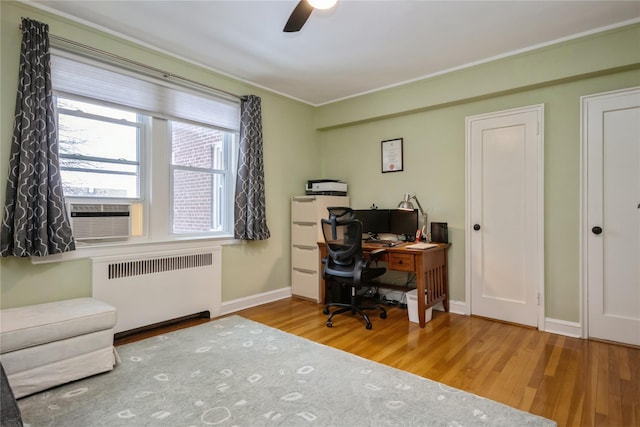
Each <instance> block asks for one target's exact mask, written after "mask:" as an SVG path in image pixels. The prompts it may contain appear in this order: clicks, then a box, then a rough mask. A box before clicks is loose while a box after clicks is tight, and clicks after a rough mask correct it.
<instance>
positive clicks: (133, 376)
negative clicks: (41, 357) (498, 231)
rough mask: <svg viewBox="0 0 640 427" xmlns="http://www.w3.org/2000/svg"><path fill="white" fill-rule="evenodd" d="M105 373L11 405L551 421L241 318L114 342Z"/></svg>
mask: <svg viewBox="0 0 640 427" xmlns="http://www.w3.org/2000/svg"><path fill="white" fill-rule="evenodd" d="M117 351H118V353H119V355H120V358H121V363H120V364H119V365H117V366H116V368H115V369H114V370H113V371H112V372H108V373H105V374H100V375H96V376H94V377H91V378H87V379H84V380H81V381H76V382H73V383H70V384H67V385H64V386H61V387H58V388H55V389H51V390H49V391H45V392H41V393H38V394H35V395H32V396H29V397H26V398H23V399H20V400H19V401H18V403H19V406H20V409H21V411H22V417H23V420H24V422H25V424H26V425H29V426H32V427H39V426H65V427H94V426H172V427H177V426H213V425H215V426H246V427H253V426H345V427H353V426H452V427H460V426H552V425H555V423H554V422H552V421H549V420H547V419H545V418H541V417H538V416H535V415H532V414H529V413H526V412H523V411H520V410H517V409H514V408H511V407H508V406H505V405H503V404H500V403H497V402H494V401H491V400H487V399H483V398H481V397H478V396H475V395H473V394H469V393H466V392H463V391H461V390H457V389H454V388H451V387H447V386H445V385H443V384H440V383H437V382H434V381H430V380H427V379H424V378H422V377H419V376H417V375H414V374H410V373H408V372H404V371H400V370H398V369H394V368H390V367H388V366H385V365H381V364H379V363H376V362H372V361H370V360H366V359H363V358H360V357H358V356H354V355H352V354H349V353H346V352H343V351H340V350H336V349H333V348H330V347H327V346H324V345H321V344H318V343H315V342H312V341H309V340H306V339H304V338H300V337H296V336H294V335H291V334H288V333H285V332H282V331H279V330H277V329H273V328H270V327H268V326H265V325H262V324H260V323H256V322H253V321H250V320H247V319H244V318H242V317H239V316H231V317H226V318H222V319H219V320H216V321H213V322H209V323H205V324H201V325H198V326H194V327H191V328H187V329H183V330H179V331H175V332H171V333H168V334H165V335H161V336H157V337H153V338H149V339H146V340H144V341H139V342H136V343H132V344H128V345H125V346H120V347H118V348H117Z"/></svg>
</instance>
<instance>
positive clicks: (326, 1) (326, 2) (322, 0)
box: [307, 0, 338, 9]
mask: <svg viewBox="0 0 640 427" xmlns="http://www.w3.org/2000/svg"><path fill="white" fill-rule="evenodd" d="M307 1H308V2H309V4H310V5H311V6H313V8H314V9H331V8H332V7H333V6H335V5H336V3H337V2H338V0H307Z"/></svg>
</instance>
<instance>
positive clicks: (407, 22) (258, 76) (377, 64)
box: [29, 0, 640, 105]
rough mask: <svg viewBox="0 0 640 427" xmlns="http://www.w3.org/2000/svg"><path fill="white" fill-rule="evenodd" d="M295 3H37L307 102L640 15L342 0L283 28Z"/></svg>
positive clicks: (569, 4) (566, 6)
mask: <svg viewBox="0 0 640 427" xmlns="http://www.w3.org/2000/svg"><path fill="white" fill-rule="evenodd" d="M297 2H298V1H297V0H280V1H273V0H258V1H255V0H254V1H242V0H234V1H232V0H227V1H223V0H215V1H214V0H211V1H204V0H200V1H189V0H179V1H174V0H165V1H151V0H146V1H127V0H121V1H113V0H112V1H102V0H92V1H87V0H80V1H77V0H33V1H30V2H29V3H31V4H34V5H36V6H39V7H44V8H46V9H48V10H52V11H57V12H59V13H61V14H63V15H66V16H70V17H76V18H79V19H80V20H81V21H84V22H85V23H90V24H91V25H92V26H95V27H98V28H102V29H108V30H110V31H111V32H115V33H116V34H119V35H124V36H126V37H128V38H130V39H134V40H137V41H141V42H143V43H145V44H147V45H150V46H152V47H155V48H158V49H159V50H162V51H165V52H169V53H172V54H174V55H176V56H178V57H181V58H184V59H187V60H189V61H192V62H195V63H198V64H201V65H204V66H206V67H208V68H210V69H212V70H216V71H219V72H222V73H224V74H227V75H230V76H233V77H236V78H238V79H241V80H244V81H247V82H250V83H253V84H256V85H258V86H261V87H263V88H267V89H270V90H272V91H275V92H278V93H281V94H284V95H286V96H289V97H292V98H295V99H298V100H302V101H304V102H306V103H309V104H311V105H322V104H325V103H329V102H332V101H335V100H339V99H343V98H348V97H351V96H355V95H358V94H362V93H366V92H370V91H375V90H377V89H381V88H384V87H389V86H393V85H397V84H401V83H404V82H408V81H412V80H416V79H420V78H423V77H426V76H431V75H435V74H439V73H442V72H445V71H448V70H452V69H456V68H460V67H464V66H468V65H470V64H474V63H478V62H482V61H485V60H488V59H490V58H496V57H501V56H505V55H508V54H511V53H515V52H519V51H522V50H526V49H529V48H531V47H535V46H540V45H545V44H549V43H552V42H556V41H559V40H563V39H566V38H571V37H574V36H575V35H577V34H583V33H590V32H594V31H600V30H603V29H606V28H610V27H615V26H619V25H621V24H622V23H624V24H628V23H632V22H639V21H640V1H610V0H609V1H581V0H572V1H540V0H537V1H483V0H476V1H457V0H448V1H418V0H384V1H364V0H339V1H338V4H337V5H336V7H334V8H333V9H331V10H329V11H321V10H315V11H314V12H313V13H312V14H311V16H310V18H309V20H308V21H307V23H306V25H305V26H304V28H303V29H302V31H300V32H298V33H283V32H282V28H283V26H284V24H285V22H286V21H287V19H288V17H289V15H290V14H291V11H292V10H293V8H294V7H295V5H296V4H297ZM639 43H640V42H639ZM168 71H174V70H168ZM176 74H180V73H179V72H176Z"/></svg>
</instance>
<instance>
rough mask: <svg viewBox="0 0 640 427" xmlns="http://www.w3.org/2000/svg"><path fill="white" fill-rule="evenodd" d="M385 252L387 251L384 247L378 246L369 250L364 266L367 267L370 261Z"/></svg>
mask: <svg viewBox="0 0 640 427" xmlns="http://www.w3.org/2000/svg"><path fill="white" fill-rule="evenodd" d="M385 252H387V250H386V249H385V248H378V249H374V250H372V251H371V252H369V257H368V258H367V263H366V265H365V268H369V266H370V265H371V262H373V261H377V258H378V257H379V256H380V255H382V254H383V253H385Z"/></svg>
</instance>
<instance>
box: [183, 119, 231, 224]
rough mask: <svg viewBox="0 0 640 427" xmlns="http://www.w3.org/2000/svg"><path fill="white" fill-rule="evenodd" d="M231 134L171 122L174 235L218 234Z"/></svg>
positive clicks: (225, 197)
mask: <svg viewBox="0 0 640 427" xmlns="http://www.w3.org/2000/svg"><path fill="white" fill-rule="evenodd" d="M233 141H234V138H233V135H232V134H229V133H227V132H223V131H220V130H217V129H212V128H208V127H204V126H196V125H192V124H188V123H181V122H175V121H174V122H171V177H172V185H171V189H172V196H173V198H172V206H173V221H172V225H173V233H175V234H188V233H200V232H209V231H221V230H223V229H224V224H225V219H226V218H225V210H224V209H223V206H224V200H226V199H227V192H228V188H229V186H228V185H227V182H228V181H229V176H228V175H229V172H228V170H229V167H228V164H229V153H230V149H229V147H232V146H234V145H235V144H233Z"/></svg>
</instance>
